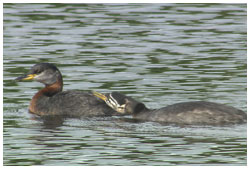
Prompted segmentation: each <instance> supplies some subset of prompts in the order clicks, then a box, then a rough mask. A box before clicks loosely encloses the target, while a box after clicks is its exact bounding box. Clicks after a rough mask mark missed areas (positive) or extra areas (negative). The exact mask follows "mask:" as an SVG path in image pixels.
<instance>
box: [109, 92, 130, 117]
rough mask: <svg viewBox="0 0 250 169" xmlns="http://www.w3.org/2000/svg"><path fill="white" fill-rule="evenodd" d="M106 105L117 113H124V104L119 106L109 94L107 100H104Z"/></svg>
mask: <svg viewBox="0 0 250 169" xmlns="http://www.w3.org/2000/svg"><path fill="white" fill-rule="evenodd" d="M106 103H107V104H108V105H109V106H110V107H111V108H112V109H114V110H116V111H117V112H120V113H124V112H125V104H123V105H120V104H119V103H118V102H117V101H116V100H115V99H114V98H113V97H112V95H111V94H110V95H109V99H107V100H106Z"/></svg>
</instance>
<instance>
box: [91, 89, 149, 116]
mask: <svg viewBox="0 0 250 169" xmlns="http://www.w3.org/2000/svg"><path fill="white" fill-rule="evenodd" d="M93 94H94V95H95V96H96V97H98V98H100V99H102V100H104V101H105V102H106V104H107V105H108V106H110V107H111V108H112V109H114V110H115V111H117V112H119V113H121V114H136V113H139V112H141V111H143V110H145V109H147V108H146V106H145V105H144V104H143V103H141V102H138V101H136V100H134V99H133V98H131V97H128V96H126V95H124V94H121V93H119V92H112V93H108V94H106V95H104V94H101V93H98V92H93Z"/></svg>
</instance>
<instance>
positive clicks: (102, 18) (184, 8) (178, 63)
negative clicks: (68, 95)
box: [3, 4, 247, 165]
mask: <svg viewBox="0 0 250 169" xmlns="http://www.w3.org/2000/svg"><path fill="white" fill-rule="evenodd" d="M246 9H247V8H246V4H4V27H3V30H4V36H3V41H4V43H3V48H4V53H3V54H4V60H3V63H4V64H3V66H4V67H3V74H4V77H3V78H4V79H3V85H4V88H3V91H4V97H3V100H4V112H3V116H4V122H3V125H4V150H3V152H4V158H3V161H4V165H177V164H179V165H246V159H247V158H246V125H239V126H231V127H221V128H216V127H204V128H196V127H194V128H192V127H191V128H186V127H176V126H166V125H162V124H159V123H150V122H147V123H138V122H134V121H133V120H131V117H126V118H125V119H120V118H117V117H111V118H107V119H81V120H73V119H61V118H57V117H53V118H49V119H39V120H37V119H36V118H35V120H32V119H31V117H30V115H28V113H27V107H28V105H29V101H30V99H31V97H32V96H33V95H34V93H35V92H36V91H37V90H38V89H40V88H41V87H42V86H41V85H40V84H38V83H36V82H31V83H25V82H23V83H18V84H17V83H15V82H13V81H12V80H13V79H15V78H16V77H18V76H19V75H21V74H23V73H24V72H27V71H28V69H29V68H30V67H31V66H32V65H34V64H35V63H38V62H51V63H55V64H56V65H57V66H58V67H59V69H60V70H61V71H62V74H63V78H64V84H65V87H64V90H72V89H81V90H87V91H90V90H96V91H100V92H110V91H119V92H123V93H124V94H127V95H129V96H131V97H134V98H135V99H138V100H140V101H142V102H144V103H145V104H146V105H148V106H149V107H150V108H159V107H163V106H166V105H169V104H173V103H177V102H182V101H192V100H206V101H214V102H219V103H225V104H228V105H232V106H235V107H237V108H239V109H242V110H244V111H246V110H247V108H246V67H247V64H246V49H247V46H246V40H247V36H246V32H247V29H246V28H247V26H246V23H247V22H246V16H247V15H246V13H247V12H246V11H247V10H246Z"/></svg>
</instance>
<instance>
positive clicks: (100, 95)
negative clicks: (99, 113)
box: [92, 91, 108, 102]
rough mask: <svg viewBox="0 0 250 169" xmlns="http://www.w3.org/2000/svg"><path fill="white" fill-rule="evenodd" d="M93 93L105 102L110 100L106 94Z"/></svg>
mask: <svg viewBox="0 0 250 169" xmlns="http://www.w3.org/2000/svg"><path fill="white" fill-rule="evenodd" d="M92 93H93V95H94V96H96V97H98V98H100V99H102V100H103V101H105V102H106V101H107V100H108V98H107V97H106V96H105V95H104V94H101V93H98V92H96V91H93V92H92Z"/></svg>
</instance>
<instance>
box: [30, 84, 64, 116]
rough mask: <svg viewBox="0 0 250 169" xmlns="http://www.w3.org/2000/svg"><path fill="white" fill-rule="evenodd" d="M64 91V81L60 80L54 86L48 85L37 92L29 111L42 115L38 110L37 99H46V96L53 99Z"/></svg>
mask: <svg viewBox="0 0 250 169" xmlns="http://www.w3.org/2000/svg"><path fill="white" fill-rule="evenodd" d="M62 89H63V82H62V80H58V81H57V82H56V83H54V84H52V85H46V86H45V88H43V89H41V90H40V91H39V92H37V93H36V94H35V95H34V96H33V98H32V100H31V102H30V106H29V111H30V112H31V113H35V114H41V113H42V112H39V110H37V109H36V102H37V99H39V98H41V97H44V96H45V97H52V96H53V95H55V94H56V93H59V92H61V91H62Z"/></svg>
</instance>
